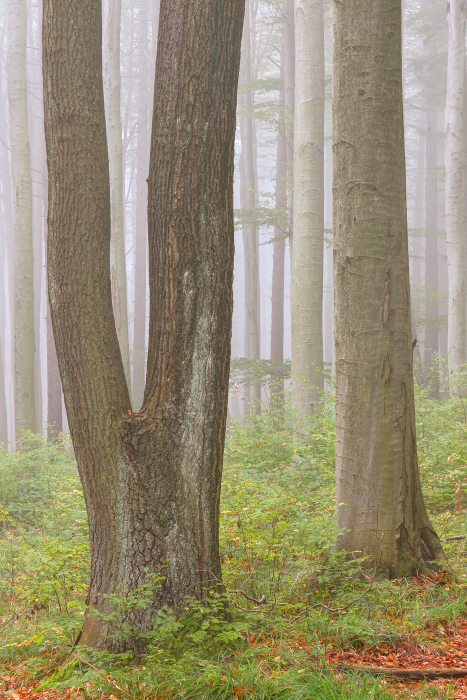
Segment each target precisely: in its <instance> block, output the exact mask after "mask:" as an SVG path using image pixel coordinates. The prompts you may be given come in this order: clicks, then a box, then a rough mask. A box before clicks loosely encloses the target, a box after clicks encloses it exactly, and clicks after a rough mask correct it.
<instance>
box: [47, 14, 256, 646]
mask: <svg viewBox="0 0 467 700" xmlns="http://www.w3.org/2000/svg"><path fill="white" fill-rule="evenodd" d="M243 10H244V2H243V0H222V2H219V0H194V1H193V2H190V3H189V4H188V3H186V2H185V0H162V2H161V14H160V29H159V46H158V52H157V67H156V83H155V96H154V116H153V132H152V143H151V153H150V167H149V207H148V224H149V282H150V324H149V326H150V327H149V351H148V370H147V380H146V388H145V395H144V402H143V406H142V408H141V411H140V412H139V413H137V414H132V413H131V406H130V398H129V394H128V388H127V383H126V381H125V374H124V369H123V363H122V359H121V353H120V350H119V345H118V339H117V334H116V327H115V323H114V318H113V313H112V299H111V283H110V272H109V270H110V259H109V258H110V255H109V250H110V206H109V205H110V187H109V178H108V167H107V164H108V155H107V144H106V135H105V118H104V100H103V85H102V70H101V6H100V2H99V0H79V1H78V0H46V2H45V5H44V81H45V82H44V87H45V112H46V141H47V155H48V165H49V244H48V259H49V290H50V300H51V309H52V321H53V326H54V334H55V337H56V346H57V355H58V360H59V365H60V372H61V376H62V381H63V388H64V394H65V402H66V408H67V414H68V420H69V425H70V431H71V436H72V440H73V445H74V448H75V454H76V458H77V462H78V468H79V471H80V476H81V480H82V483H83V490H84V496H85V500H86V506H87V511H88V520H89V530H90V552H91V583H90V589H89V607H88V611H87V615H86V618H85V622H84V626H83V630H82V635H81V642H82V643H83V644H86V645H93V646H96V647H97V648H107V649H111V650H119V649H124V648H128V647H133V648H136V649H137V648H139V647H140V645H144V639H142V638H141V636H142V635H144V633H145V632H146V631H148V630H149V629H150V628H151V626H152V622H153V619H154V615H155V612H156V610H157V609H160V607H161V606H164V605H167V606H169V607H171V608H175V609H180V608H182V607H183V605H184V602H185V600H186V599H187V598H188V597H193V596H194V597H197V598H204V597H205V595H206V589H209V588H212V587H214V586H216V585H218V584H219V583H220V579H221V571H220V560H219V549H218V526H219V525H218V524H219V494H220V482H221V471H222V457H223V447H224V435H225V419H226V410H227V397H228V377H229V364H230V332H231V315H232V277H233V240H234V228H233V156H234V135H235V111H236V110H235V108H236V89H237V79H238V67H239V60H240V44H241V32H242V18H243ZM70 270H72V271H73V274H72V275H70V274H69V271H70ZM154 576H156V577H158V576H160V577H163V578H162V579H161V580H159V581H158V582H157V585H155V583H156V582H155V581H154ZM142 589H143V590H142ZM136 594H139V597H140V598H141V596H142V597H143V599H144V600H145V602H146V605H145V606H143V607H136V606H135V607H132V606H131V605H127V606H126V608H125V609H120V610H118V605H117V606H116V605H115V604H114V603H113V602H112V596H120V597H125V596H127V600H131V596H132V595H136ZM143 594H144V595H143ZM116 608H117V609H116ZM93 611H97V612H99V613H104V614H106V615H108V616H109V617H110V619H109V617H107V619H106V620H103V619H102V617H100V616H99V615H96V614H93ZM112 613H113V614H112ZM118 633H120V634H121V635H122V636H119V634H118Z"/></svg>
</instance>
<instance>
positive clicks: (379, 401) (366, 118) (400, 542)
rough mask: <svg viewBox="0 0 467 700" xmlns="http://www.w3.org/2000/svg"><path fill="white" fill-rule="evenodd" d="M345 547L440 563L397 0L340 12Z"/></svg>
mask: <svg viewBox="0 0 467 700" xmlns="http://www.w3.org/2000/svg"><path fill="white" fill-rule="evenodd" d="M334 32H335V51H334V127H333V129H334V134H333V140H334V146H333V148H334V165H333V167H334V193H335V198H334V283H335V310H336V319H335V331H336V337H335V354H336V413H337V416H336V471H337V475H336V480H337V501H338V527H339V530H340V533H341V534H340V535H339V538H338V546H339V547H340V548H341V549H344V550H347V551H349V552H355V551H358V552H359V553H362V554H363V555H369V556H370V557H371V559H372V560H373V562H379V565H380V567H381V569H382V570H383V571H385V572H386V573H387V574H388V575H389V576H391V577H398V576H403V575H408V574H413V573H415V572H416V571H421V570H424V568H425V566H426V565H425V561H426V560H436V561H439V562H444V554H443V550H442V547H441V544H440V541H439V539H438V536H437V534H436V532H435V531H434V529H433V526H432V525H431V523H430V520H429V518H428V515H427V512H426V508H425V505H424V501H423V496H422V491H421V484H420V477H419V469H418V460H417V443H416V429H415V410H414V392H413V362H412V352H413V348H412V332H411V314H410V286H409V258H408V240H407V219H406V185H405V154H404V124H403V108H402V61H401V0H375V1H374V2H373V3H372V5H371V12H368V3H367V2H366V0H354V1H353V2H352V3H336V4H335V6H334Z"/></svg>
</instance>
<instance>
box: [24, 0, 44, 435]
mask: <svg viewBox="0 0 467 700" xmlns="http://www.w3.org/2000/svg"><path fill="white" fill-rule="evenodd" d="M35 12H36V8H35V7H34V6H33V5H32V3H31V4H30V9H29V11H28V47H29V59H28V73H27V79H28V92H29V94H30V98H29V100H28V116H29V133H30V136H31V173H32V214H33V218H32V231H33V255H34V337H35V339H36V342H35V352H34V382H35V390H34V394H35V402H36V407H35V412H36V431H37V432H38V433H39V432H42V429H43V426H44V416H43V400H42V399H43V396H42V385H43V381H42V379H43V378H42V364H43V363H42V359H41V355H42V352H41V331H42V317H41V302H42V290H43V286H42V285H43V277H44V267H43V264H42V253H43V245H44V226H43V221H44V211H43V193H44V183H43V180H42V178H43V166H44V162H45V138H44V112H43V98H42V62H41V54H42V45H41V30H40V27H41V25H42V3H39V4H38V6H37V15H36V16H35Z"/></svg>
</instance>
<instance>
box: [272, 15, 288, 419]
mask: <svg viewBox="0 0 467 700" xmlns="http://www.w3.org/2000/svg"><path fill="white" fill-rule="evenodd" d="M284 33H285V30H284V28H283V29H282V47H281V68H280V77H281V80H282V81H284V74H285V69H284V62H285V37H284ZM279 110H280V112H279V131H278V134H277V158H276V186H275V205H276V223H275V226H274V243H273V254H272V289H271V360H274V361H276V362H278V363H282V362H283V361H284V281H285V280H284V272H285V234H286V229H285V226H286V214H287V142H286V114H285V90H284V88H283V89H282V90H281V91H280V93H279ZM272 392H273V397H274V398H275V399H276V401H275V403H276V404H281V402H282V396H283V392H284V378H283V375H282V374H275V375H273V376H272ZM278 407H279V406H278Z"/></svg>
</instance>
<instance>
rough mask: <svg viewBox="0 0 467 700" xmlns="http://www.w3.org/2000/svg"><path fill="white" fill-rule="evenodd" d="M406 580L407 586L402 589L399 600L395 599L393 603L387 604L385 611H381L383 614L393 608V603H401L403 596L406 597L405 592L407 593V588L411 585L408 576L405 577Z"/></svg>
mask: <svg viewBox="0 0 467 700" xmlns="http://www.w3.org/2000/svg"><path fill="white" fill-rule="evenodd" d="M404 581H405V588H404V590H403V591H402V595H401V596H400V597H399V598H398V599H397V600H395V601H394V602H393V603H389V605H386V607H385V608H384V610H383V612H382V613H381V614H382V615H384V614H385V613H386V612H387V611H388V610H389V608H392V606H393V605H397V603H400V602H401V600H402V598H404V597H405V594H406V593H407V589H408V587H409V582H408V581H407V579H406V578H404Z"/></svg>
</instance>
